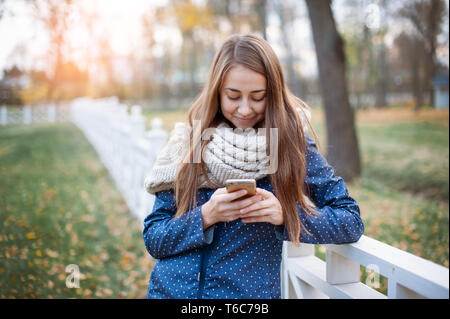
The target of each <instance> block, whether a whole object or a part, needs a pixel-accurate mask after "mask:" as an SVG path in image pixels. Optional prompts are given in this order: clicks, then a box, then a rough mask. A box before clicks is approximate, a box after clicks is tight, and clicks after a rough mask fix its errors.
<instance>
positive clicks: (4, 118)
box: [0, 105, 8, 125]
mask: <svg viewBox="0 0 450 319" xmlns="http://www.w3.org/2000/svg"><path fill="white" fill-rule="evenodd" d="M0 124H2V125H6V124H8V109H7V108H6V106H5V105H2V108H1V111H0Z"/></svg>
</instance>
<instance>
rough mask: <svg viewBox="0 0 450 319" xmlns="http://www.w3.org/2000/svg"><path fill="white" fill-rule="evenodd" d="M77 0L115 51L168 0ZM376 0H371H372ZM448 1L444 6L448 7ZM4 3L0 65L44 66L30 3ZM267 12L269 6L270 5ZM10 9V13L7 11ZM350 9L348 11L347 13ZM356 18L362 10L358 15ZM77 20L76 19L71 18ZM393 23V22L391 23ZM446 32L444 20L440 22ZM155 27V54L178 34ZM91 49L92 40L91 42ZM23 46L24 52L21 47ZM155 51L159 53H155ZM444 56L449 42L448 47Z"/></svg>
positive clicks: (298, 31)
mask: <svg viewBox="0 0 450 319" xmlns="http://www.w3.org/2000/svg"><path fill="white" fill-rule="evenodd" d="M77 1H78V2H81V3H82V5H83V8H84V9H85V11H86V12H88V13H91V14H92V13H96V14H97V17H96V20H95V22H96V23H95V28H94V32H95V33H97V35H98V36H101V37H105V38H106V39H108V43H109V45H110V46H111V48H112V50H113V51H114V52H115V53H116V54H118V55H127V54H128V53H129V52H130V51H133V50H135V52H139V48H140V47H141V45H142V35H141V28H142V25H141V15H142V13H143V12H146V11H149V10H150V9H152V7H156V6H164V5H165V4H167V2H168V1H167V0H157V1H148V0H126V1H125V0H77ZM193 1H194V2H198V3H201V2H204V0H193ZM297 1H298V0H297ZM344 1H345V0H334V1H333V11H334V15H335V19H336V21H337V23H338V27H339V25H340V22H342V21H345V20H346V19H348V17H349V12H348V10H347V11H346V9H345V7H344V6H343V3H344ZM373 1H376V0H373ZM448 1H449V0H446V3H447V8H448ZM370 2H372V1H371V0H360V3H362V4H367V3H370ZM6 8H7V9H8V10H7V11H6V12H5V14H4V17H3V18H2V19H1V20H0V35H1V38H2V41H1V44H0V45H1V46H0V70H2V69H4V68H5V67H10V66H11V65H13V64H14V63H18V64H19V65H21V66H22V67H23V68H25V69H30V68H31V67H32V66H33V67H35V68H39V69H45V67H46V63H47V61H46V60H45V56H46V51H47V48H48V46H47V43H48V39H47V38H46V36H45V34H46V33H45V32H44V31H43V29H42V26H41V25H40V24H39V23H37V22H36V21H35V19H32V18H31V16H32V14H33V12H32V11H31V9H30V6H29V5H27V4H26V3H25V1H24V0H6ZM269 12H270V11H269ZM12 13H13V14H12ZM297 14H298V15H299V16H300V17H302V19H298V20H297V21H296V22H295V24H294V25H293V26H291V28H290V30H288V32H290V33H291V34H295V38H296V41H291V45H292V47H293V50H294V52H300V54H299V57H300V61H299V66H298V67H299V68H300V69H301V73H302V75H303V76H314V75H316V74H317V65H316V57H315V51H314V44H313V41H312V34H311V28H310V24H309V20H308V15H307V10H306V5H305V3H304V1H298V7H297ZM350 14H352V13H350ZM356 14H358V15H362V18H363V19H365V20H367V21H369V20H370V23H371V24H372V25H375V24H377V23H379V22H380V21H379V19H378V20H377V19H368V18H367V17H368V16H369V14H370V13H368V12H359V11H358V10H356ZM359 18H361V16H360V17H359ZM74 23H76V21H75V22H74ZM278 25H279V21H278V18H277V16H276V15H275V14H274V13H273V11H272V13H269V17H268V29H267V33H268V41H269V43H270V44H271V45H272V47H273V48H274V50H275V52H276V53H277V54H278V56H279V57H282V56H283V53H284V52H283V45H282V41H281V37H280V31H279V28H278ZM393 25H397V26H398V24H393ZM445 26H446V28H447V34H448V23H447V24H446V25H445ZM73 29H74V30H75V31H72V32H71V33H69V35H68V36H69V39H70V43H71V44H72V47H73V49H72V50H71V51H70V52H69V54H70V55H71V56H72V57H73V59H75V60H76V61H77V62H79V63H80V62H81V63H80V64H81V65H82V61H83V57H84V56H83V55H84V54H86V53H85V52H86V50H85V49H77V48H86V47H88V48H89V46H91V43H89V37H90V34H89V33H88V32H87V31H86V30H83V29H81V28H73ZM392 30H393V32H392V33H391V34H390V35H388V37H387V41H388V44H389V42H392V40H393V38H394V35H395V27H394V28H392ZM157 31H158V32H156V41H157V42H158V43H159V46H157V48H156V50H155V51H154V54H155V55H158V54H161V52H162V50H161V46H162V45H163V44H164V42H165V41H168V40H170V42H171V44H173V45H174V47H175V48H176V47H179V46H180V44H181V41H182V39H181V36H180V34H179V32H178V31H177V30H176V29H175V28H171V27H170V26H159V29H158V30H157ZM92 50H95V46H92ZM25 51H26V52H25ZM158 52H159V53H158ZM27 53H28V54H27ZM446 54H447V59H448V48H447V53H446Z"/></svg>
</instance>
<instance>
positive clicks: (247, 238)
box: [143, 137, 364, 299]
mask: <svg viewBox="0 0 450 319" xmlns="http://www.w3.org/2000/svg"><path fill="white" fill-rule="evenodd" d="M307 141H308V150H307V154H306V158H307V177H306V179H305V184H306V186H307V189H308V190H309V191H310V198H311V199H312V200H313V202H314V203H315V204H316V207H315V208H314V209H315V210H317V211H318V212H319V214H318V215H317V216H315V217H311V216H309V215H307V214H306V213H305V212H304V211H303V210H302V209H300V207H299V205H298V204H297V209H298V212H299V217H300V220H301V221H302V223H303V225H304V226H305V228H306V229H307V230H308V231H309V232H310V233H311V235H308V234H306V233H305V232H304V231H302V235H301V238H300V241H301V242H304V243H312V244H329V243H333V244H344V243H350V242H355V241H358V239H359V238H360V237H361V235H362V234H363V232H364V225H363V222H362V220H361V217H360V212H359V206H358V204H357V203H356V201H355V200H354V199H353V198H352V197H350V196H349V194H348V191H347V187H346V186H345V183H344V181H343V179H342V178H340V177H338V176H335V175H334V170H333V168H332V167H331V166H330V165H329V164H328V163H327V162H326V160H325V158H323V156H322V155H321V154H320V153H319V152H318V151H317V150H316V148H315V144H314V141H313V140H311V139H310V138H309V137H307ZM257 187H260V188H263V189H266V190H268V191H271V192H272V193H274V191H273V188H272V185H271V183H270V180H269V178H268V177H264V178H262V179H259V180H257ZM213 192H214V190H211V189H204V188H202V189H199V191H198V196H197V205H198V207H196V208H195V209H193V210H191V211H189V212H187V213H186V214H184V215H183V216H182V217H181V218H173V216H174V214H175V211H176V209H175V197H174V193H173V191H172V190H170V191H161V192H158V193H156V198H155V203H154V206H153V210H152V212H151V213H150V214H149V215H148V216H147V217H146V218H145V220H144V230H143V237H144V242H145V247H146V248H147V250H148V252H149V253H150V255H152V256H153V257H154V258H155V259H157V262H156V264H155V266H154V269H153V271H152V273H151V276H150V280H149V289H148V292H147V298H221V299H223V298H225V299H228V298H239V299H250V298H265V299H268V298H280V297H281V291H280V263H281V250H282V243H283V242H282V241H283V240H288V234H287V231H286V229H285V227H284V226H273V225H272V224H269V223H251V224H244V223H242V222H241V220H240V219H238V220H235V221H232V222H228V223H217V224H215V225H213V226H212V227H210V228H208V229H207V230H206V231H205V232H203V227H202V218H201V211H200V210H201V205H202V204H203V203H205V202H206V201H208V200H209V198H210V197H211V195H212V193H213Z"/></svg>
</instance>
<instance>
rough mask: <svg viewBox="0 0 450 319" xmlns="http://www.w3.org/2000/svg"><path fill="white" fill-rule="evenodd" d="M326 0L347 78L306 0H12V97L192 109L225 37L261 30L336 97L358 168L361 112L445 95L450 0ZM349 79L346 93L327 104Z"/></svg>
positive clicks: (334, 119) (4, 58) (296, 84)
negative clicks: (438, 86) (318, 33)
mask: <svg viewBox="0 0 450 319" xmlns="http://www.w3.org/2000/svg"><path fill="white" fill-rule="evenodd" d="M319 2H323V3H324V4H325V7H329V8H330V9H331V13H332V17H333V19H334V21H335V29H336V35H337V37H336V39H340V40H339V41H338V42H336V43H339V45H338V46H336V47H333V46H331V47H328V50H332V51H333V52H332V53H335V54H336V56H337V57H340V60H342V61H340V62H339V64H337V63H336V61H334V62H331V64H330V67H331V69H330V70H336V69H339V68H340V71H339V72H340V73H341V75H340V77H338V78H339V79H341V80H339V82H334V83H333V81H330V79H331V78H332V77H329V78H327V75H326V73H327V72H328V71H324V72H322V74H321V72H320V66H325V65H326V64H327V59H328V58H329V56H328V55H327V54H326V52H322V53H323V54H319V50H318V51H317V57H318V58H316V51H315V48H318V43H317V41H316V43H314V40H313V33H314V32H313V30H312V29H314V23H313V24H311V23H310V22H313V21H312V20H311V21H310V17H311V15H310V13H311V12H310V11H308V7H307V5H306V3H307V2H305V1H295V0H283V1H281V0H225V1H219V0H209V1H207V0H164V1H163V0H161V1H151V2H148V1H140V0H130V1H128V2H126V3H125V2H123V1H106V0H96V1H88V0H63V1H61V0H14V1H13V0H0V32H2V35H4V36H3V38H2V40H1V41H2V42H3V43H2V50H1V51H0V53H1V54H0V67H1V68H2V70H3V72H2V73H0V74H1V75H2V78H1V79H0V104H8V105H23V104H30V105H34V104H38V103H47V102H49V101H52V102H64V101H65V100H70V99H73V98H75V97H78V96H91V97H105V96H112V95H115V96H117V97H119V99H120V100H121V101H122V102H123V103H127V104H135V103H138V104H140V105H141V106H142V107H143V108H144V112H149V111H151V110H156V109H159V110H161V109H179V108H184V109H186V108H187V107H189V105H190V103H191V102H192V101H193V100H194V98H195V97H196V95H197V94H198V93H199V92H200V89H201V87H202V85H203V84H204V81H205V80H206V76H207V73H208V70H209V67H210V64H211V61H212V59H213V56H214V54H215V52H216V50H217V48H218V46H219V45H220V43H221V42H222V41H223V40H224V39H225V38H226V37H227V36H228V35H230V34H232V33H245V32H253V33H257V34H260V35H261V36H263V37H264V38H265V39H267V41H269V43H270V44H271V45H272V47H273V48H274V49H275V51H276V53H277V55H278V56H279V58H280V61H281V63H282V66H283V69H284V72H285V77H286V81H287V83H288V86H289V88H290V89H291V91H293V92H294V93H295V94H296V95H297V96H299V97H300V98H302V99H303V100H305V101H306V102H307V103H308V104H310V105H312V106H313V107H316V106H321V105H323V106H324V110H325V112H326V119H327V127H328V151H329V154H328V155H329V156H328V157H329V158H331V159H332V158H333V152H334V154H335V156H339V154H338V153H337V152H338V151H337V150H340V151H341V152H344V153H349V154H354V159H355V162H354V165H350V167H351V171H353V172H355V174H358V172H359V168H358V166H359V164H358V158H359V155H358V154H359V152H358V147H357V144H358V143H357V140H356V136H355V134H354V133H352V131H354V128H352V127H353V125H350V124H349V123H354V119H353V115H352V114H353V111H354V110H357V109H362V108H372V107H373V108H385V107H388V106H390V105H396V104H398V103H399V102H401V103H403V104H409V105H411V106H414V108H415V110H416V111H419V110H420V109H421V108H422V107H424V106H426V107H432V106H433V105H434V102H435V101H434V92H435V89H434V87H433V80H435V79H436V78H437V77H438V76H441V77H440V81H442V75H443V77H444V82H445V78H446V79H447V82H448V23H446V22H448V0H398V1H386V0H334V1H329V0H325V1H319ZM308 3H310V2H308ZM318 13H319V14H323V12H318ZM323 23H324V22H321V21H318V22H317V23H316V26H321V25H322V26H323ZM23 25H25V26H23ZM311 25H313V28H311ZM24 34H25V36H24ZM330 34H331V33H330ZM333 36H334V35H333ZM334 49H336V50H337V51H335V50H334ZM340 50H342V52H340ZM341 62H342V64H340V63H341ZM318 66H319V67H318ZM320 78H322V79H323V80H319V79H320ZM335 79H337V78H335ZM343 79H345V80H343ZM321 85H322V87H323V86H326V87H325V88H324V90H322V91H321V89H320V87H321ZM342 85H343V86H345V88H344V87H343V88H342V94H341V96H342V99H341V100H339V102H337V101H334V103H335V104H336V106H334V108H332V107H327V105H326V104H327V103H326V100H327V99H328V100H329V101H331V100H333V98H332V97H331V95H330V94H331V93H337V92H338V91H339V89H338V88H339V87H340V86H342ZM322 93H323V94H322ZM324 94H329V95H330V96H329V97H328V98H327V97H326V96H325V95H324ZM447 94H448V90H447ZM332 110H334V112H332ZM336 114H338V115H340V117H339V116H337V115H336ZM339 118H341V119H342V120H339ZM343 123H347V124H348V125H347V124H345V125H344V124H343ZM342 127H347V128H348V130H349V131H348V134H346V133H345V132H344V131H345V130H343V129H342ZM336 130H338V132H339V133H337V134H334V135H333V132H336ZM334 138H336V139H339V141H338V140H335V141H334V140H333V139H334ZM341 147H344V148H345V149H342V148H341ZM347 148H348V149H347ZM332 162H334V164H335V165H338V163H339V162H341V163H344V164H345V165H346V166H349V164H348V163H350V162H349V161H348V160H347V159H340V160H338V159H337V158H336V160H332ZM338 166H339V165H338ZM340 171H343V169H342V170H341V169H340Z"/></svg>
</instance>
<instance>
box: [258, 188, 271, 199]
mask: <svg viewBox="0 0 450 319" xmlns="http://www.w3.org/2000/svg"><path fill="white" fill-rule="evenodd" d="M256 194H259V195H261V196H262V197H263V198H264V199H270V198H271V197H272V196H274V195H273V193H271V192H269V191H267V190H265V189H263V188H259V187H257V188H256Z"/></svg>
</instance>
